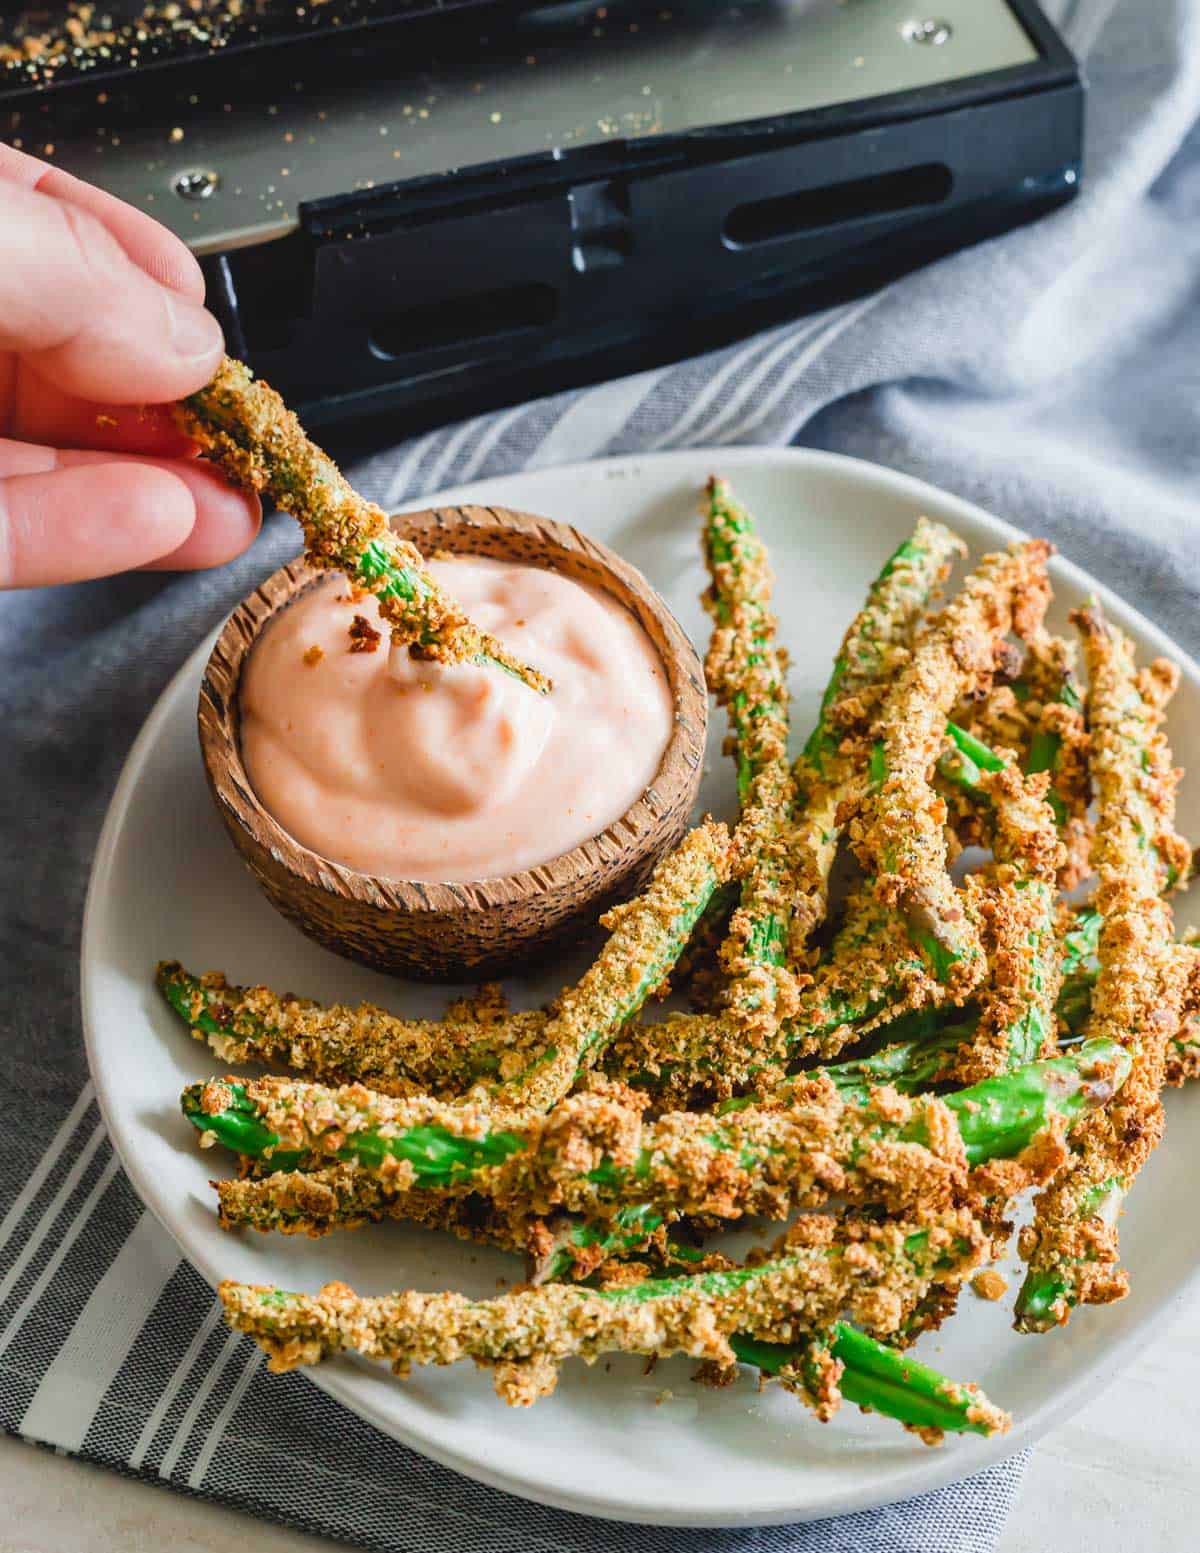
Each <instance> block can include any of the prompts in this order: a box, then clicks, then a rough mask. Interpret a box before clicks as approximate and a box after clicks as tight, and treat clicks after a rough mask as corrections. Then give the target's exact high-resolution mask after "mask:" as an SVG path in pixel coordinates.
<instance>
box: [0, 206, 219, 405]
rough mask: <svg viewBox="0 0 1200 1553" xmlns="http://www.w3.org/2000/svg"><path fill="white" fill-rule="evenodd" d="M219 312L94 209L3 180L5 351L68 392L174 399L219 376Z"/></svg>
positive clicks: (1, 330)
mask: <svg viewBox="0 0 1200 1553" xmlns="http://www.w3.org/2000/svg"><path fill="white" fill-rule="evenodd" d="M223 348H224V347H223V341H222V337H221V329H220V326H219V325H218V323H217V321H216V319H215V318H213V316H212V314H211V313H208V312H206V311H205V310H204V308H203V307H201V306H199V304H198V303H196V302H195V301H193V300H191V299H190V298H189V297H187V296H184V295H181V294H180V293H179V292H177V291H173V290H171V289H170V288H169V287H167V286H162V285H159V284H158V283H157V282H156V281H154V280H152V279H151V278H150V276H149V275H147V274H146V272H145V271H144V270H142V269H140V268H139V267H138V266H137V265H136V264H135V263H134V262H133V260H132V259H130V257H129V255H128V254H127V253H126V252H125V250H124V248H123V247H122V246H121V244H120V242H118V240H117V239H116V238H115V237H114V236H113V234H112V233H111V232H110V231H109V230H108V228H107V227H105V226H104V225H103V223H102V222H101V221H100V220H99V219H98V218H97V217H96V216H94V215H93V214H92V213H91V212H90V211H87V210H84V209H82V208H81V207H80V206H78V205H75V204H72V203H71V202H69V201H62V200H56V199H51V198H49V197H48V196H47V195H45V194H42V193H38V192H36V191H34V190H30V189H27V188H22V187H21V186H20V185H19V184H16V183H9V182H0V350H11V351H19V352H21V353H22V354H23V356H24V358H25V360H26V361H27V362H28V363H29V365H30V366H31V367H32V368H33V369H34V371H35V372H36V373H38V374H39V375H40V376H42V377H44V378H47V379H48V380H49V381H50V382H51V383H53V384H54V385H55V386H56V387H57V388H59V389H60V390H61V391H62V392H63V393H65V394H68V395H71V396H74V397H78V398H81V399H91V400H95V401H97V402H98V403H101V404H140V403H164V402H166V401H169V400H173V399H178V398H181V397H182V396H183V395H184V394H189V393H194V392H195V390H196V389H198V388H201V387H202V386H203V385H204V384H205V383H206V382H207V381H208V380H209V378H211V377H212V375H213V373H214V372H215V371H216V368H217V364H218V362H219V361H220V357H221V352H222V350H223Z"/></svg>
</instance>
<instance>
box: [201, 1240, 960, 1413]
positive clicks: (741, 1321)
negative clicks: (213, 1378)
mask: <svg viewBox="0 0 1200 1553" xmlns="http://www.w3.org/2000/svg"><path fill="white" fill-rule="evenodd" d="M985 1245H986V1237H984V1236H983V1234H982V1232H981V1231H980V1230H979V1228H978V1226H977V1225H976V1224H975V1223H974V1221H973V1219H972V1218H971V1217H970V1215H969V1214H968V1213H966V1212H965V1211H963V1210H956V1211H954V1212H953V1213H950V1214H947V1215H945V1216H944V1217H943V1219H942V1220H940V1221H937V1222H921V1223H918V1224H912V1223H905V1222H903V1221H901V1222H889V1223H885V1224H860V1225H856V1226H855V1227H854V1229H853V1231H852V1232H850V1233H848V1234H846V1235H845V1237H844V1238H843V1239H842V1240H840V1241H839V1240H838V1239H836V1238H834V1237H833V1235H832V1234H831V1236H830V1239H829V1240H828V1242H827V1243H825V1244H821V1245H812V1244H803V1245H792V1246H789V1247H787V1248H781V1250H780V1251H779V1253H778V1254H776V1256H775V1258H774V1260H770V1261H761V1262H757V1263H755V1264H753V1265H750V1264H748V1265H746V1266H745V1267H742V1268H736V1269H733V1270H732V1271H728V1272H724V1271H723V1272H713V1273H705V1274H700V1275H698V1276H697V1277H695V1278H676V1279H663V1280H655V1281H653V1282H650V1283H645V1284H639V1285H634V1286H633V1287H631V1288H624V1289H607V1290H585V1289H581V1288H578V1287H576V1286H572V1285H563V1284H550V1285H546V1286H544V1287H541V1288H537V1289H524V1290H518V1291H515V1292H514V1293H511V1294H506V1295H501V1296H500V1297H498V1298H496V1299H492V1300H479V1301H471V1300H468V1299H466V1298H465V1297H464V1296H463V1295H461V1294H453V1293H446V1294H419V1293H416V1292H404V1293H399V1294H391V1295H384V1296H380V1297H376V1298H364V1297H359V1296H357V1295H355V1294H354V1292H353V1291H352V1290H350V1289H348V1288H347V1287H346V1285H345V1284H337V1283H334V1284H326V1285H325V1287H324V1288H323V1289H322V1290H321V1291H320V1293H319V1294H316V1295H302V1294H291V1293H285V1292H284V1291H282V1290H279V1289H274V1288H270V1287H266V1286H262V1285H249V1284H236V1283H231V1282H227V1283H224V1284H222V1285H221V1288H220V1291H219V1292H220V1296H221V1301H222V1304H223V1306H224V1308H225V1316H226V1320H227V1321H228V1322H229V1324H230V1326H232V1327H233V1328H234V1329H235V1330H237V1331H242V1332H246V1333H248V1334H249V1335H250V1336H252V1337H253V1338H254V1340H255V1341H256V1342H257V1343H258V1344H259V1346H260V1347H262V1348H263V1349H264V1350H265V1351H266V1353H267V1355H268V1361H269V1367H270V1368H271V1369H272V1370H274V1371H283V1370H289V1369H294V1368H296V1367H297V1366H299V1365H305V1364H315V1363H317V1362H318V1361H319V1360H320V1359H322V1358H324V1357H325V1356H326V1355H328V1354H331V1353H336V1352H339V1351H347V1350H349V1351H353V1352H357V1353H361V1354H363V1355H365V1356H366V1357H368V1358H375V1359H384V1360H387V1361H389V1362H390V1363H391V1365H392V1368H393V1370H394V1371H395V1372H396V1373H397V1374H399V1375H405V1374H407V1373H408V1372H409V1370H410V1369H411V1367H412V1366H413V1365H421V1364H452V1363H455V1362H456V1361H457V1360H459V1359H466V1358H470V1359H474V1360H475V1361H476V1362H477V1363H482V1364H488V1365H493V1366H494V1365H508V1364H513V1363H516V1364H520V1365H525V1364H526V1363H527V1362H528V1361H531V1360H536V1361H538V1370H537V1379H536V1384H535V1385H533V1386H532V1387H531V1386H530V1385H529V1383H528V1381H527V1380H525V1379H523V1380H522V1381H521V1383H520V1384H519V1386H518V1391H517V1394H516V1395H515V1396H513V1397H512V1398H511V1400H513V1401H516V1402H518V1403H524V1402H526V1401H528V1400H530V1397H531V1393H532V1392H536V1394H538V1395H545V1393H546V1390H547V1389H548V1380H549V1370H548V1368H547V1366H550V1365H553V1366H557V1365H558V1364H560V1363H561V1362H562V1361H563V1360H564V1359H567V1358H570V1357H579V1358H583V1359H593V1358H596V1357H598V1356H599V1355H601V1354H604V1353H614V1352H626V1353H640V1354H647V1355H655V1356H667V1355H670V1354H675V1353H683V1354H688V1355H690V1356H691V1357H693V1358H697V1359H707V1360H711V1361H714V1362H716V1363H718V1364H731V1363H733V1362H734V1357H735V1356H734V1353H733V1350H732V1349H731V1348H730V1346H729V1338H730V1336H731V1335H732V1334H734V1333H735V1332H746V1333H749V1334H751V1335H754V1336H761V1337H763V1338H766V1339H767V1340H769V1341H776V1342H791V1341H795V1340H797V1339H799V1338H802V1337H803V1336H804V1335H805V1334H807V1333H809V1332H813V1331H817V1332H819V1331H823V1330H825V1329H827V1328H828V1326H829V1325H830V1324H831V1323H832V1322H833V1321H834V1320H835V1319H837V1318H838V1317H840V1316H841V1315H843V1314H845V1315H846V1316H847V1317H848V1318H849V1319H850V1320H853V1321H856V1322H858V1323H859V1324H860V1325H861V1326H863V1327H864V1329H866V1330H868V1331H870V1332H872V1333H873V1334H877V1335H883V1336H886V1335H888V1334H889V1333H890V1332H891V1331H894V1330H895V1323H896V1322H898V1321H899V1320H901V1319H902V1317H903V1311H904V1308H905V1305H906V1303H911V1302H915V1301H916V1300H917V1299H919V1298H920V1296H921V1294H922V1293H923V1292H924V1291H925V1290H926V1289H927V1288H928V1287H929V1286H930V1284H931V1283H933V1282H934V1281H935V1280H936V1281H938V1282H943V1283H945V1282H954V1281H961V1280H962V1279H964V1278H966V1277H969V1276H970V1275H971V1273H973V1272H974V1271H975V1269H976V1268H977V1266H978V1265H979V1261H980V1258H981V1256H982V1253H983V1249H984V1247H985ZM884 1289H886V1290H888V1291H891V1292H892V1293H893V1294H894V1296H895V1297H894V1298H889V1299H884V1300H881V1299H880V1298H879V1295H880V1293H881V1290H884ZM506 1373H508V1372H502V1374H501V1377H500V1380H501V1391H502V1394H505V1395H506V1399H508V1398H507V1388H506V1387H505V1386H504V1375H505V1374H506Z"/></svg>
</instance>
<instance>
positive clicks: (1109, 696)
mask: <svg viewBox="0 0 1200 1553" xmlns="http://www.w3.org/2000/svg"><path fill="white" fill-rule="evenodd" d="M1072 618H1073V619H1074V621H1075V623H1076V624H1077V625H1078V627H1079V630H1080V632H1081V635H1082V638H1083V646H1084V654H1085V657H1086V660H1087V667H1088V680H1089V692H1088V710H1089V724H1090V728H1091V745H1092V747H1091V769H1092V776H1093V780H1094V781H1095V784H1096V794H1097V801H1098V818H1097V823H1096V835H1095V842H1094V845H1093V853H1092V860H1093V863H1094V865H1095V868H1096V872H1097V875H1098V877H1099V886H1098V889H1097V892H1096V904H1097V906H1098V908H1099V910H1100V913H1101V915H1102V918H1103V923H1102V926H1101V931H1100V940H1099V947H1098V956H1099V962H1100V972H1099V976H1098V978H1097V981H1096V988H1095V992H1094V994H1093V999H1092V1012H1091V1017H1090V1019H1089V1020H1088V1024H1087V1033H1088V1035H1090V1036H1091V1035H1098V1036H1104V1037H1107V1038H1109V1039H1111V1040H1113V1041H1116V1042H1118V1043H1119V1044H1121V1045H1123V1046H1126V1047H1128V1048H1129V1049H1130V1050H1131V1051H1133V1053H1134V1062H1133V1070H1132V1072H1131V1074H1130V1077H1129V1080H1128V1081H1127V1083H1126V1084H1125V1085H1124V1087H1123V1088H1122V1090H1121V1092H1120V1094H1119V1095H1118V1096H1117V1098H1116V1100H1115V1101H1114V1103H1113V1104H1112V1105H1111V1106H1109V1107H1108V1108H1107V1109H1106V1110H1104V1111H1103V1112H1097V1113H1096V1114H1095V1115H1093V1116H1092V1117H1090V1118H1089V1119H1088V1120H1087V1122H1086V1123H1085V1124H1084V1125H1083V1126H1082V1127H1081V1128H1080V1129H1079V1131H1078V1133H1077V1134H1076V1136H1075V1137H1074V1138H1073V1140H1072V1158H1071V1162H1070V1164H1069V1166H1068V1167H1067V1169H1066V1170H1064V1171H1063V1172H1062V1174H1061V1175H1060V1176H1059V1177H1058V1178H1056V1179H1055V1180H1054V1181H1053V1182H1052V1183H1051V1184H1050V1186H1049V1187H1048V1188H1047V1189H1046V1190H1045V1191H1044V1192H1043V1193H1042V1194H1041V1196H1040V1197H1039V1198H1038V1202H1037V1211H1036V1216H1035V1220H1034V1223H1033V1224H1032V1225H1030V1226H1028V1227H1027V1229H1026V1230H1025V1231H1024V1232H1023V1234H1022V1240H1021V1250H1022V1254H1023V1255H1024V1256H1025V1258H1026V1260H1027V1261H1028V1262H1029V1273H1028V1276H1027V1278H1026V1283H1025V1287H1024V1288H1023V1290H1022V1294H1021V1298H1020V1300H1019V1302H1018V1326H1019V1327H1020V1328H1021V1329H1022V1330H1026V1331H1044V1330H1046V1328H1047V1327H1049V1326H1053V1325H1056V1324H1062V1323H1064V1322H1065V1321H1066V1320H1067V1319H1068V1318H1069V1316H1070V1312H1071V1310H1072V1309H1073V1308H1074V1307H1075V1306H1076V1305H1078V1304H1106V1303H1108V1302H1109V1301H1111V1300H1116V1299H1121V1298H1122V1297H1123V1296H1124V1295H1125V1294H1126V1293H1127V1292H1128V1288H1129V1280H1128V1275H1127V1273H1126V1272H1125V1271H1124V1269H1122V1268H1121V1267H1120V1266H1119V1265H1118V1264H1119V1256H1120V1251H1119V1244H1118V1234H1117V1225H1116V1220H1117V1216H1118V1214H1119V1213H1120V1210H1121V1206H1122V1204H1123V1202H1124V1199H1125V1197H1126V1196H1127V1194H1128V1192H1129V1190H1130V1188H1131V1187H1132V1185H1133V1182H1134V1179H1135V1178H1136V1176H1137V1174H1138V1172H1139V1171H1140V1170H1141V1168H1142V1166H1143V1165H1144V1164H1145V1162H1146V1160H1147V1159H1148V1158H1149V1157H1150V1155H1151V1153H1152V1152H1153V1151H1154V1149H1155V1147H1156V1146H1157V1144H1158V1142H1159V1140H1160V1138H1161V1137H1162V1132H1163V1124H1164V1122H1163V1110H1162V1101H1161V1090H1162V1087H1163V1084H1164V1082H1165V1081H1166V1074H1167V1066H1168V1054H1169V1052H1170V1050H1171V1043H1172V1042H1173V1041H1174V1040H1175V1038H1176V1037H1177V1035H1178V1033H1179V1029H1180V1022H1181V1017H1182V1012H1183V1008H1184V1004H1185V999H1186V997H1187V994H1188V985H1189V974H1190V967H1189V965H1188V963H1187V961H1186V959H1185V958H1184V957H1183V956H1182V955H1180V954H1179V953H1178V952H1177V951H1176V950H1175V947H1174V946H1173V944H1172V941H1171V938H1172V934H1171V910H1170V907H1169V906H1168V905H1167V903H1166V901H1165V900H1164V899H1163V898H1162V895H1161V891H1162V890H1163V888H1164V887H1166V886H1167V885H1168V884H1169V882H1171V880H1172V875H1173V874H1174V875H1175V876H1178V875H1180V874H1186V871H1187V869H1188V867H1189V865H1190V848H1188V846H1187V844H1186V843H1185V842H1184V841H1183V840H1182V838H1180V837H1179V836H1177V835H1176V833H1175V831H1174V826H1173V819H1174V795H1175V787H1176V783H1177V781H1178V773H1177V772H1175V771H1174V770H1173V768H1172V766H1171V762H1170V754H1169V750H1168V749H1167V745H1166V740H1165V737H1164V735H1163V733H1162V730H1161V723H1162V720H1163V716H1164V714H1165V709H1166V704H1167V701H1168V699H1169V697H1170V694H1171V692H1172V691H1173V689H1174V686H1175V684H1176V683H1177V680H1178V674H1177V671H1175V670H1173V669H1172V668H1171V666H1170V665H1168V664H1166V663H1165V662H1164V661H1163V660H1158V661H1156V662H1155V663H1154V664H1152V665H1151V666H1150V668H1149V669H1147V670H1143V671H1141V672H1140V673H1139V672H1138V671H1137V669H1136V667H1135V664H1134V658H1133V648H1132V644H1131V643H1130V642H1129V640H1128V639H1127V638H1126V637H1125V636H1124V634H1123V633H1122V632H1120V631H1118V630H1117V628H1116V627H1115V626H1113V625H1111V624H1110V623H1109V622H1107V621H1106V620H1105V619H1104V617H1103V615H1102V614H1101V612H1100V610H1099V607H1098V606H1097V605H1089V606H1088V607H1087V608H1085V609H1081V610H1077V611H1075V613H1074V615H1073V617H1072Z"/></svg>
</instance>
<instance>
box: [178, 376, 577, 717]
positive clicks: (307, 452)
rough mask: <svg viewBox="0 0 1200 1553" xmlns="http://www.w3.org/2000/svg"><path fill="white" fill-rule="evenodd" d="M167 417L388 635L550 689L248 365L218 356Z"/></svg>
mask: <svg viewBox="0 0 1200 1553" xmlns="http://www.w3.org/2000/svg"><path fill="white" fill-rule="evenodd" d="M176 420H177V421H178V424H179V427H180V429H181V430H182V431H183V432H184V433H185V434H186V435H187V436H189V437H191V438H192V440H193V441H194V442H196V443H198V444H199V447H200V451H201V453H202V454H203V456H204V457H205V458H206V459H208V460H210V461H211V462H212V463H214V464H218V465H219V466H220V468H221V469H222V470H223V471H224V473H225V474H226V476H227V477H228V478H229V479H230V480H231V481H232V482H233V484H234V485H237V486H241V487H243V488H244V489H246V490H251V491H259V492H261V493H262V494H263V495H266V496H269V497H270V498H271V500H272V501H273V502H274V503H275V505H276V506H277V507H281V508H282V509H283V511H284V512H290V513H291V514H292V516H293V517H294V518H296V519H297V521H298V522H299V524H300V526H301V528H302V529H303V530H304V544H305V558H306V559H307V561H308V563H309V565H310V566H315V567H319V568H322V569H324V570H329V571H338V572H345V574H346V576H347V577H348V578H349V580H350V582H351V584H352V585H353V586H354V587H357V588H361V589H363V591H364V592H367V593H373V594H374V595H375V597H376V598H377V599H378V601H379V613H380V614H381V615H382V616H383V618H384V619H385V620H386V621H387V622H388V624H389V625H390V626H391V628H392V641H393V642H395V643H397V644H399V645H401V646H408V647H409V649H410V651H412V652H413V653H414V654H415V655H416V656H417V657H421V658H437V659H440V660H441V661H442V662H444V663H461V662H464V661H468V660H482V661H485V662H489V663H494V664H496V665H497V667H499V668H501V669H504V670H505V671H506V672H508V673H510V674H515V675H516V676H517V677H518V678H519V679H523V680H524V681H525V683H526V684H527V685H529V686H530V687H531V688H532V689H534V690H537V691H542V692H544V691H547V690H549V688H550V685H549V682H548V681H547V679H546V677H545V675H543V674H539V673H538V671H537V670H536V669H532V668H530V667H529V666H528V665H527V664H524V663H521V662H520V661H519V660H518V659H516V658H514V657H513V656H512V655H511V654H510V653H509V652H508V651H507V649H506V648H505V647H504V646H502V644H501V643H500V642H498V641H496V639H495V638H494V637H491V636H488V635H487V633H486V632H483V631H479V630H478V629H477V628H476V627H475V626H473V625H472V624H471V622H470V621H469V620H468V619H467V617H466V616H465V615H464V614H463V612H462V610H461V609H459V607H458V605H457V604H455V602H454V600H453V599H452V598H450V597H449V596H448V595H447V594H446V593H445V591H444V590H443V589H442V588H440V587H439V586H438V584H437V583H436V582H435V581H434V580H433V578H432V577H431V576H430V575H429V573H428V572H427V571H426V570H425V563H424V561H423V559H422V556H421V552H420V551H419V550H418V549H417V547H416V546H415V545H413V544H410V543H409V542H408V540H406V539H401V538H399V537H398V536H397V535H396V534H394V533H393V532H392V529H391V526H390V525H389V523H388V520H387V514H386V513H384V512H383V510H382V509H381V508H379V507H377V506H376V505H375V504H374V502H369V501H366V500H365V499H364V498H363V497H361V496H359V495H358V493H357V492H356V491H355V490H354V489H353V487H352V486H351V485H350V483H349V481H348V480H347V479H346V477H345V476H344V475H343V474H342V472H341V470H340V469H339V468H338V467H337V465H336V464H335V463H334V462H333V460H332V459H331V458H330V457H329V456H328V454H326V453H323V452H322V451H321V449H320V448H318V447H317V446H316V444H315V443H313V442H311V441H310V440H309V438H308V437H307V435H306V434H305V432H304V430H303V428H302V427H301V425H300V422H299V421H298V420H297V419H296V417H295V416H294V415H293V414H292V412H291V411H290V410H289V409H288V408H287V406H286V405H285V404H284V402H283V400H282V399H281V398H280V397H279V395H278V394H277V393H276V392H275V390H274V389H273V388H271V387H269V386H268V385H267V384H266V383H263V382H261V381H259V380H257V379H256V378H255V377H254V375H253V373H252V372H251V371H250V369H249V367H247V366H245V365H243V363H242V362H240V361H233V360H231V359H230V358H229V357H228V356H227V357H226V358H225V360H224V361H223V362H222V363H221V366H220V368H219V370H218V372H217V375H216V377H214V378H213V380H212V382H211V383H209V384H208V386H207V387H206V388H202V389H201V390H200V391H199V392H198V393H195V394H191V395H189V397H188V398H187V399H185V400H183V401H182V403H181V404H179V405H178V406H177V408H176Z"/></svg>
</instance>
